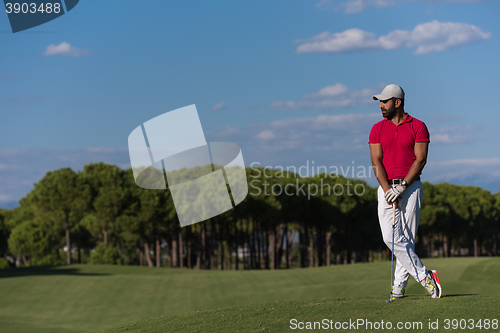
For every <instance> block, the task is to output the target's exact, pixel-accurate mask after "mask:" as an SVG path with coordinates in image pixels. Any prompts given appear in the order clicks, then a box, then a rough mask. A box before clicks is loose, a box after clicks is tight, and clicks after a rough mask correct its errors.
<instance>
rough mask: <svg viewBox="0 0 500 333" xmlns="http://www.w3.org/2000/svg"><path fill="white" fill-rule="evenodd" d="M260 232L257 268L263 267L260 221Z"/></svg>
mask: <svg viewBox="0 0 500 333" xmlns="http://www.w3.org/2000/svg"><path fill="white" fill-rule="evenodd" d="M258 226H259V227H258V233H257V269H261V268H262V252H263V251H262V231H261V229H262V228H261V223H260V221H259V224H258Z"/></svg>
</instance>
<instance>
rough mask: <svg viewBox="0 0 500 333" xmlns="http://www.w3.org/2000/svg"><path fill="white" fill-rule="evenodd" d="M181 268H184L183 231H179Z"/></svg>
mask: <svg viewBox="0 0 500 333" xmlns="http://www.w3.org/2000/svg"><path fill="white" fill-rule="evenodd" d="M179 267H180V268H184V245H183V242H182V231H179Z"/></svg>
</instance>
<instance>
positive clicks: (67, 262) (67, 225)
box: [66, 220, 71, 265]
mask: <svg viewBox="0 0 500 333" xmlns="http://www.w3.org/2000/svg"><path fill="white" fill-rule="evenodd" d="M66 247H67V248H68V252H67V253H66V265H71V238H70V235H69V222H68V220H66Z"/></svg>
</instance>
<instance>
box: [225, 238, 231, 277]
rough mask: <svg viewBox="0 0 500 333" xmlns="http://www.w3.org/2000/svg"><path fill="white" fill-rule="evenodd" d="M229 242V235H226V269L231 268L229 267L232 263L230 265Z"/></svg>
mask: <svg viewBox="0 0 500 333" xmlns="http://www.w3.org/2000/svg"><path fill="white" fill-rule="evenodd" d="M230 244H231V241H230V237H228V240H227V241H226V246H227V248H226V269H227V270H228V271H230V270H231V268H232V267H231V266H232V265H231V246H230Z"/></svg>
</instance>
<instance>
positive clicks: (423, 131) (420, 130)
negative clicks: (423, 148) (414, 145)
mask: <svg viewBox="0 0 500 333" xmlns="http://www.w3.org/2000/svg"><path fill="white" fill-rule="evenodd" d="M415 134H416V135H415V142H431V135H430V134H429V130H428V129H427V126H425V123H423V122H422V123H420V124H419V126H418V127H417V130H416V133H415Z"/></svg>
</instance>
